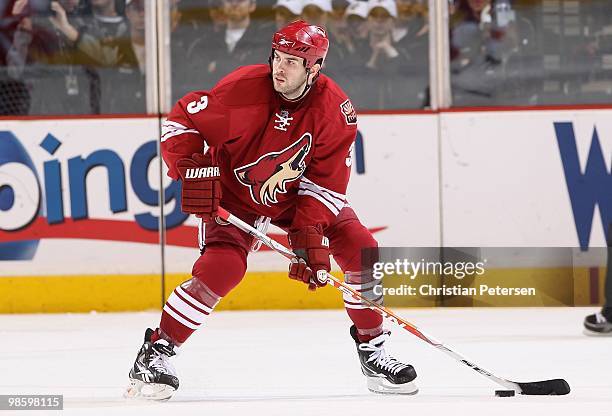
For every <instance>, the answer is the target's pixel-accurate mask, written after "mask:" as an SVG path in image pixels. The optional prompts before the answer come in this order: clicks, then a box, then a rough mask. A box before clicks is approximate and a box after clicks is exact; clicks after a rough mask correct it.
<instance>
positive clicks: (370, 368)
mask: <svg viewBox="0 0 612 416" xmlns="http://www.w3.org/2000/svg"><path fill="white" fill-rule="evenodd" d="M389 335H391V333H390V332H388V331H387V332H383V333H382V334H381V335H379V336H377V337H376V338H374V339H373V340H371V341H370V342H359V339H358V338H357V328H355V325H353V326H351V336H352V337H353V340H355V343H356V344H357V354H358V355H359V361H360V362H361V371H362V372H363V374H364V375H365V376H366V378H367V380H368V389H369V390H370V391H372V392H374V393H386V394H416V393H417V392H418V391H419V390H418V388H417V387H416V385H415V384H414V383H413V382H412V381H413V380H414V379H415V378H416V376H417V375H416V371H414V368H413V367H412V366H411V365H409V364H403V363H401V362H399V361H397V360H396V359H395V358H393V357H391V356H390V355H387V352H386V351H385V347H384V344H385V341H387V339H389Z"/></svg>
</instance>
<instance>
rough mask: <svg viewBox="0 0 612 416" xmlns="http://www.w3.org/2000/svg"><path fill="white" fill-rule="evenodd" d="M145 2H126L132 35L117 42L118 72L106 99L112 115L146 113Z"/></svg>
mask: <svg viewBox="0 0 612 416" xmlns="http://www.w3.org/2000/svg"><path fill="white" fill-rule="evenodd" d="M145 1H146V0H127V1H126V2H125V15H126V17H127V19H128V22H129V28H130V34H129V36H128V37H123V38H120V39H118V42H119V44H118V55H117V63H116V69H114V70H113V73H112V75H111V79H112V82H113V84H112V86H111V88H112V90H110V91H109V94H108V97H106V100H107V101H108V103H107V107H108V108H107V111H106V112H110V113H142V112H145V111H146V96H145V93H146V87H145V68H146V54H145V51H146V49H145Z"/></svg>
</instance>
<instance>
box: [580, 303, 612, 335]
mask: <svg viewBox="0 0 612 416" xmlns="http://www.w3.org/2000/svg"><path fill="white" fill-rule="evenodd" d="M584 333H585V334H586V335H605V336H612V308H603V310H602V311H601V312H597V313H595V314H593V315H589V316H587V317H586V318H584Z"/></svg>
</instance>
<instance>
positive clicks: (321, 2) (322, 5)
mask: <svg viewBox="0 0 612 416" xmlns="http://www.w3.org/2000/svg"><path fill="white" fill-rule="evenodd" d="M302 6H303V7H302V19H303V20H305V21H307V22H308V23H310V24H311V25H317V26H320V27H324V28H326V29H327V19H328V14H329V13H331V12H332V2H331V0H304V2H303V3H302ZM328 36H329V33H328ZM329 42H330V43H333V42H332V40H331V39H330V40H329ZM330 49H332V48H330Z"/></svg>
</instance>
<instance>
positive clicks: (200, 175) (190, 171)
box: [176, 153, 221, 222]
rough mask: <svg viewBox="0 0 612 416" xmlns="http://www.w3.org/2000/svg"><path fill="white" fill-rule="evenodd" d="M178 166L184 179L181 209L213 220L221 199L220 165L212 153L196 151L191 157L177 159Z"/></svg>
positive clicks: (208, 220) (203, 219)
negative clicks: (213, 159) (214, 159)
mask: <svg viewBox="0 0 612 416" xmlns="http://www.w3.org/2000/svg"><path fill="white" fill-rule="evenodd" d="M176 168H177V170H178V172H179V175H180V176H181V179H182V181H183V190H182V194H181V210H182V211H183V212H184V213H186V214H196V216H198V217H199V218H202V221H204V222H210V221H211V220H213V219H214V218H215V217H216V216H217V209H218V208H219V201H220V200H221V173H220V171H219V166H216V165H215V164H214V163H213V162H212V157H211V156H210V154H208V153H207V154H205V155H202V154H199V153H194V154H193V155H192V156H191V159H188V158H183V159H179V160H177V162H176Z"/></svg>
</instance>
